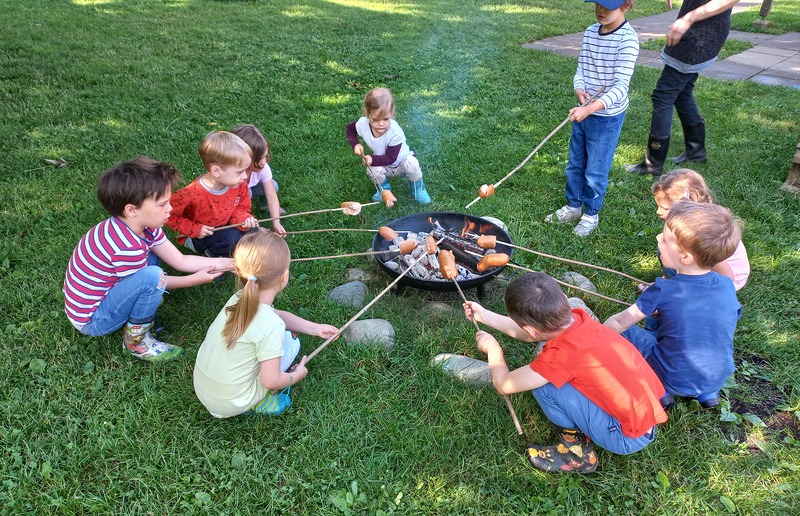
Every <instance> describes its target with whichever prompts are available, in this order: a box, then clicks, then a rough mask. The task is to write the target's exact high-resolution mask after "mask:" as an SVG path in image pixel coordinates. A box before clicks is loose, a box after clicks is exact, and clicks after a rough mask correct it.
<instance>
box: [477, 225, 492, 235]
mask: <svg viewBox="0 0 800 516" xmlns="http://www.w3.org/2000/svg"><path fill="white" fill-rule="evenodd" d="M492 229H494V225H492V224H481V226H480V233H481V235H482V234H484V233H486V232H487V231H489V230H492Z"/></svg>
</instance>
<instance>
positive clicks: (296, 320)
mask: <svg viewBox="0 0 800 516" xmlns="http://www.w3.org/2000/svg"><path fill="white" fill-rule="evenodd" d="M275 313H276V314H277V315H278V317H280V318H281V320H282V321H283V324H285V325H286V329H287V330H289V331H294V332H297V333H303V334H305V335H313V336H314V337H320V338H323V339H329V338H331V337H333V336H334V335H336V334H337V333H338V332H339V328H337V327H336V326H331V325H330V324H318V323H315V322H312V321H309V320H308V319H303V318H302V317H300V316H299V315H295V314H293V313H291V312H287V311H285V310H275Z"/></svg>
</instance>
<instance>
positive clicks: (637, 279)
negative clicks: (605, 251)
mask: <svg viewBox="0 0 800 516" xmlns="http://www.w3.org/2000/svg"><path fill="white" fill-rule="evenodd" d="M467 235H469V236H471V237H477V238H478V244H477V245H478V246H479V247H483V246H482V245H481V243H480V239H481V238H485V237H486V235H476V234H474V233H467ZM500 244H502V245H506V246H508V247H513V248H514V249H519V250H521V251H528V252H529V253H533V254H537V255H539V256H544V257H545V258H552V259H554V260H560V261H562V262H566V263H571V264H574V265H583V266H584V267H591V268H592V269H597V270H599V271H605V272H610V273H612V274H618V275H619V276H622V277H623V278H627V279H629V280H633V281H635V282H637V283H642V284H644V285H652V283H651V282H649V281H644V280H640V279H639V278H634V277H633V276H628V275H627V274H625V273H624V272H620V271H615V270H614V269H608V268H606V267H601V266H599V265H594V264H591V263H585V262H579V261H577V260H570V259H569V258H561V257H560V256H555V255H552V254H547V253H542V252H540V251H534V250H533V249H528V248H527V247H522V246H519V245H514V244H510V243H508V242H503V241H500ZM484 249H494V245H492V246H491V247H484Z"/></svg>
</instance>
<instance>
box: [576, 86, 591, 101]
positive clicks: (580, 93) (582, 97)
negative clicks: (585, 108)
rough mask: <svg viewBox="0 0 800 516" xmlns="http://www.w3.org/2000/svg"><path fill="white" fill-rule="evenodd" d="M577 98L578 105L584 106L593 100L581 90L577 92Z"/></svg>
mask: <svg viewBox="0 0 800 516" xmlns="http://www.w3.org/2000/svg"><path fill="white" fill-rule="evenodd" d="M575 97H576V98H577V99H578V104H583V103H584V102H586V101H587V100H589V99H590V98H591V95H589V94H588V93H586V92H585V91H583V90H582V89H581V88H578V89H577V90H575Z"/></svg>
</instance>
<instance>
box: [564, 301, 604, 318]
mask: <svg viewBox="0 0 800 516" xmlns="http://www.w3.org/2000/svg"><path fill="white" fill-rule="evenodd" d="M569 306H571V307H572V308H582V309H583V310H585V311H586V313H587V314H589V315H590V316H591V317H592V319H594V320H595V321H597V322H600V319H598V318H597V316H596V315H594V312H592V309H591V308H589V307H588V306H586V303H584V302H583V299H580V298H578V297H571V298H569Z"/></svg>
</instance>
